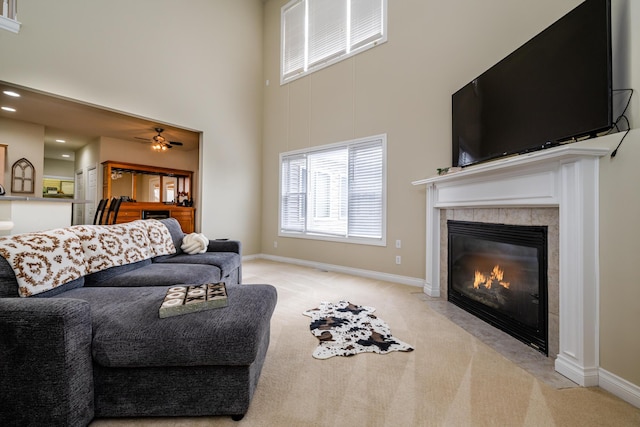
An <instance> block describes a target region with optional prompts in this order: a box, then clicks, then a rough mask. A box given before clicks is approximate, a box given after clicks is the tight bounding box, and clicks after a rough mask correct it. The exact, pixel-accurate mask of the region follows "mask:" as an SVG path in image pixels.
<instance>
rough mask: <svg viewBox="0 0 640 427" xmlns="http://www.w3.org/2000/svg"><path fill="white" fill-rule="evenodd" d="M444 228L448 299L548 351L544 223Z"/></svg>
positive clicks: (463, 224)
mask: <svg viewBox="0 0 640 427" xmlns="http://www.w3.org/2000/svg"><path fill="white" fill-rule="evenodd" d="M447 227H448V249H449V254H448V256H449V262H448V266H449V267H448V272H449V275H448V289H447V291H448V292H447V295H448V300H449V301H450V302H451V303H453V304H455V305H457V306H459V307H460V308H462V309H464V310H466V311H468V312H469V313H471V314H473V315H475V316H477V317H478V318H480V319H482V320H484V321H485V322H488V323H490V324H492V325H493V326H495V327H497V328H499V329H501V330H503V331H505V332H506V333H508V334H510V335H512V336H513V337H515V338H517V339H519V340H520V341H522V342H524V343H525V344H527V345H529V346H531V347H533V348H535V349H537V350H538V351H540V352H542V353H544V354H545V355H548V332H547V309H548V307H547V304H548V303H547V227H546V226H522V225H507V224H491V223H480V222H469V221H453V220H450V221H447Z"/></svg>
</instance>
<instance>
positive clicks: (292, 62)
mask: <svg viewBox="0 0 640 427" xmlns="http://www.w3.org/2000/svg"><path fill="white" fill-rule="evenodd" d="M386 22H387V0H291V1H290V2H289V3H287V4H286V5H284V6H283V7H282V9H281V49H280V50H281V67H280V83H281V84H284V83H286V82H288V81H291V80H294V79H297V78H299V77H302V76H304V75H307V74H309V73H311V72H313V71H316V70H318V69H321V68H323V67H326V66H328V65H331V64H334V63H336V62H338V61H341V60H343V59H345V58H348V57H350V56H353V55H355V54H357V53H360V52H363V51H365V50H367V49H370V48H372V47H374V46H377V45H379V44H380V43H384V42H386V41H387V24H386Z"/></svg>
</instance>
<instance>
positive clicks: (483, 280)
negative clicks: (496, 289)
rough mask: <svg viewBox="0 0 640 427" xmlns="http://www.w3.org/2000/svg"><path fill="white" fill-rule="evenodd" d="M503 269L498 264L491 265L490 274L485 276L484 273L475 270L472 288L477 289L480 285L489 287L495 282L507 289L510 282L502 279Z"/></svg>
mask: <svg viewBox="0 0 640 427" xmlns="http://www.w3.org/2000/svg"><path fill="white" fill-rule="evenodd" d="M503 279H504V270H502V269H501V268H500V266H499V265H496V266H495V267H493V270H492V271H491V274H490V275H489V276H488V277H487V276H486V275H485V274H483V273H481V272H480V271H478V270H476V272H475V277H474V280H473V288H474V289H478V288H479V287H480V286H484V287H485V288H486V289H491V285H492V284H493V283H494V282H496V283H498V284H499V285H500V286H502V287H503V288H505V289H509V286H511V283H509V282H505V281H503Z"/></svg>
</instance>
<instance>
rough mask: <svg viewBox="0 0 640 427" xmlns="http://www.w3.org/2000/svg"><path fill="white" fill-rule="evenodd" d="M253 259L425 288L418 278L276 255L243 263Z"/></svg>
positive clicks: (263, 255)
mask: <svg viewBox="0 0 640 427" xmlns="http://www.w3.org/2000/svg"><path fill="white" fill-rule="evenodd" d="M252 259H266V260H270V261H276V262H283V263H287V264H294V265H301V266H303V267H311V268H317V269H319V270H326V271H335V272H337V273H344V274H351V275H352V276H359V277H366V278H368V279H374V280H382V281H385V282H393V283H401V284H403V285H409V286H416V287H419V288H423V287H424V279H419V278H416V277H408V276H400V275H397V274H388V273H381V272H379V271H371V270H363V269H359V268H351V267H345V266H343V265H335V264H325V263H322V262H316V261H307V260H302V259H297V258H287V257H280V256H275V255H267V254H256V255H248V256H244V257H242V260H243V261H249V260H252Z"/></svg>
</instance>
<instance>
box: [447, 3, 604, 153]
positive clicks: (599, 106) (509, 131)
mask: <svg viewBox="0 0 640 427" xmlns="http://www.w3.org/2000/svg"><path fill="white" fill-rule="evenodd" d="M612 116H613V113H612V68H611V4H610V0H586V1H585V2H583V3H581V4H580V5H578V6H577V7H576V8H575V9H573V10H572V11H570V12H569V13H568V14H566V15H565V16H564V17H562V18H560V19H559V20H558V21H556V22H555V23H553V24H552V25H551V26H549V27H548V28H546V29H545V30H544V31H542V32H541V33H540V34H538V35H537V36H535V37H534V38H532V39H531V40H529V41H528V42H527V43H525V44H524V45H522V46H521V47H520V48H518V49H517V50H516V51H515V52H513V53H511V54H510V55H509V56H507V57H506V58H504V59H503V60H502V61H500V62H499V63H497V64H496V65H494V66H493V67H491V68H490V69H489V70H487V71H485V72H484V73H483V74H482V75H480V76H479V77H478V78H476V79H474V80H473V81H471V82H470V83H468V84H467V85H465V86H464V87H462V88H461V89H460V90H458V91H457V92H456V93H454V94H453V95H452V125H453V126H452V127H453V129H452V130H453V153H452V160H453V162H452V164H453V166H468V165H472V164H475V163H479V162H483V161H486V160H491V159H495V158H498V157H502V156H506V155H511V154H516V153H524V152H529V151H534V150H538V149H543V148H547V147H550V146H554V145H557V144H559V143H562V142H566V141H574V140H576V139H579V138H582V137H586V136H595V135H596V134H598V133H600V132H603V131H605V130H608V129H611V127H612Z"/></svg>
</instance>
